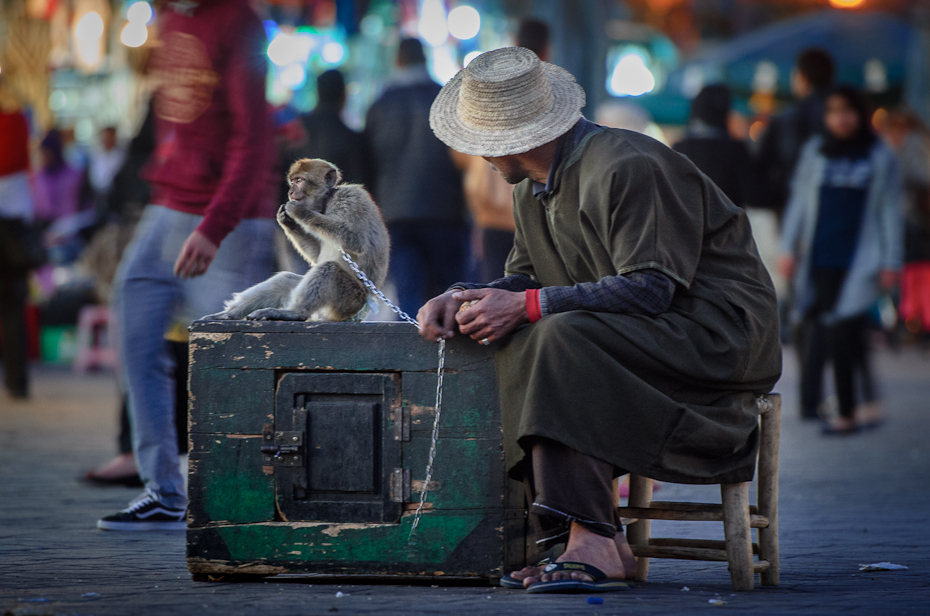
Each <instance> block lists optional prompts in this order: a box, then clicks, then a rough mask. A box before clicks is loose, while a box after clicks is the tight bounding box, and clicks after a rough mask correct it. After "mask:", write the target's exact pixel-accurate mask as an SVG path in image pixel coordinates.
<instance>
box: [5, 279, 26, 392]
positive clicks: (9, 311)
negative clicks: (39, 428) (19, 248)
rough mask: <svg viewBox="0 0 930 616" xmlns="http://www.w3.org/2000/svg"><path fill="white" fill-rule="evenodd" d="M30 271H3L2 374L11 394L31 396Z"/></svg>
mask: <svg viewBox="0 0 930 616" xmlns="http://www.w3.org/2000/svg"><path fill="white" fill-rule="evenodd" d="M28 275H29V274H28V272H2V273H0V331H2V332H3V377H4V382H5V383H6V388H7V390H8V391H9V393H10V395H11V396H13V397H15V398H26V397H27V396H29V376H28V370H29V358H28V352H27V350H28V349H27V346H28V343H27V340H26V315H25V307H26V298H27V296H28V294H29V289H28V287H29V284H28Z"/></svg>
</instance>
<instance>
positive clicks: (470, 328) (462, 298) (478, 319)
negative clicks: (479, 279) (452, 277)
mask: <svg viewBox="0 0 930 616" xmlns="http://www.w3.org/2000/svg"><path fill="white" fill-rule="evenodd" d="M452 298H453V299H454V300H456V301H458V302H468V301H473V300H477V302H478V303H477V304H475V305H473V306H472V307H471V308H469V309H468V310H463V311H462V312H458V313H456V315H455V320H456V321H457V322H458V324H459V331H461V332H462V333H463V334H465V335H466V336H470V337H471V338H472V339H473V340H478V341H480V342H484V341H485V340H487V341H488V342H494V341H496V340H500V339H501V338H503V337H504V336H506V335H507V334H509V333H510V332H512V331H513V330H515V329H516V328H517V327H519V326H520V325H523V324H524V323H529V320H530V319H529V317H528V316H527V314H526V294H525V293H517V292H513V291H504V290H501V289H474V290H471V291H458V292H456V293H453V294H452Z"/></svg>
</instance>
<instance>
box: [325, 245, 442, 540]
mask: <svg viewBox="0 0 930 616" xmlns="http://www.w3.org/2000/svg"><path fill="white" fill-rule="evenodd" d="M339 251H340V252H341V253H342V258H343V259H344V260H345V262H346V263H348V264H349V267H350V268H352V271H353V272H355V275H356V276H357V277H358V279H359V280H360V281H361V283H362V284H363V285H365V288H366V289H368V291H369V292H371V294H372V295H374V296H375V297H376V298H378V301H380V302H381V303H382V304H384V305H385V306H387V307H388V308H390V309H391V310H392V311H394V313H395V314H396V315H397V316H399V317H400V318H401V319H403V320H404V321H406V322H407V323H410V324H411V325H413V326H414V327H416V328H417V329H420V324H419V323H417V322H416V321H415V320H414V319H413V318H411V317H410V315H409V314H407V313H406V312H404V311H403V310H401V309H400V307H399V306H397V305H395V304H394V303H393V302H392V301H391V300H389V299H388V298H387V296H385V295H384V293H382V292H381V290H380V289H379V288H378V287H377V286H375V283H373V282H372V281H371V279H369V278H368V276H366V275H365V272H363V271H362V269H361V268H360V267H359V266H358V264H357V263H356V262H355V261H353V260H352V257H350V256H349V253H347V252H346V251H345V250H343V249H341V248H340V249H339ZM445 364H446V341H445V339H444V338H440V340H439V367H438V368H437V369H436V419H435V420H434V421H433V435H432V438H431V440H430V445H429V456H428V458H427V461H426V479H424V480H423V489H422V490H421V491H420V504H419V505H417V511H416V513H415V514H414V516H413V526H411V528H410V536H411V538H412V537H413V533H414V532H415V531H416V530H417V526H419V524H420V516H421V515H422V513H423V506H424V505H425V504H426V497H427V496H428V495H429V484H430V480H431V479H432V478H433V462H435V460H436V445H437V444H438V443H439V416H440V415H441V414H442V377H443V374H444V373H445Z"/></svg>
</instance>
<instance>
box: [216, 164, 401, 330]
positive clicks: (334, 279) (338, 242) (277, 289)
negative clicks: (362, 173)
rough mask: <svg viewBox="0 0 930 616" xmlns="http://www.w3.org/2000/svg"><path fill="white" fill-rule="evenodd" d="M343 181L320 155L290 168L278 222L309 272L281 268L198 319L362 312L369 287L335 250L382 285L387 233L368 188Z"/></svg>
mask: <svg viewBox="0 0 930 616" xmlns="http://www.w3.org/2000/svg"><path fill="white" fill-rule="evenodd" d="M341 180H342V174H341V173H340V171H339V169H337V168H336V166H335V165H333V164H331V163H329V162H326V161H325V160H321V159H318V158H317V159H310V158H303V159H300V160H298V161H296V162H295V163H294V164H293V165H291V168H290V170H289V171H288V174H287V181H288V184H289V186H290V189H289V190H288V199H289V201H288V202H287V203H285V204H283V205H282V206H281V207H280V208H278V214H277V220H278V224H279V225H281V228H282V229H284V234H285V235H286V236H287V238H288V240H290V242H291V243H292V244H293V245H294V248H296V249H297V252H299V253H300V255H301V256H302V257H303V258H304V259H306V261H307V263H309V264H310V270H309V271H308V272H307V273H306V274H304V275H303V276H301V275H299V274H295V273H292V272H279V273H278V274H275V275H274V276H272V277H271V278H269V279H268V280H266V281H264V282H261V283H259V284H257V285H255V286H253V287H250V288H248V289H246V290H245V291H242V292H241V293H236V294H234V295H233V297H232V299H231V300H229V301H227V302H226V305H225V307H224V309H223V311H222V312H219V313H217V314H213V315H209V316H206V317H203V318H202V319H201V320H202V321H216V320H228V319H249V320H253V321H347V320H349V319H352V318H353V317H355V316H356V315H358V314H359V313H360V312H361V310H362V309H363V308H364V307H365V304H366V302H367V300H368V291H367V290H366V289H365V286H364V285H363V284H362V282H361V281H360V280H359V279H358V277H357V276H356V275H355V274H354V273H353V272H352V270H351V268H350V267H349V264H348V263H347V262H346V261H345V260H344V259H343V258H342V253H341V252H340V249H343V250H345V251H346V252H347V253H349V256H350V257H351V258H352V260H353V261H355V262H356V263H357V264H358V265H359V268H360V269H361V270H362V271H363V272H364V273H365V274H366V275H367V276H368V278H369V279H370V280H371V281H372V282H373V283H374V284H375V285H376V286H381V285H382V284H383V283H384V280H385V278H386V277H387V270H388V260H389V256H390V238H389V237H388V231H387V227H386V226H385V225H384V219H383V218H382V216H381V210H380V209H379V208H378V206H377V205H376V204H375V202H374V200H373V199H372V198H371V195H369V194H368V191H366V190H365V188H364V187H362V186H361V185H358V184H340V183H339V182H340V181H341Z"/></svg>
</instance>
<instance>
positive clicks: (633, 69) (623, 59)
mask: <svg viewBox="0 0 930 616" xmlns="http://www.w3.org/2000/svg"><path fill="white" fill-rule="evenodd" d="M655 87H656V78H655V76H654V75H653V74H652V71H650V70H649V67H648V66H646V61H645V60H644V59H643V57H642V56H641V55H640V54H638V53H635V52H630V53H627V54H624V55H622V56H620V59H619V60H617V64H616V65H615V66H614V70H613V71H611V74H610V78H609V79H608V82H607V90H608V91H609V92H610V93H611V94H613V95H614V96H641V95H643V94H647V93H649V92H652V90H653V89H654V88H655Z"/></svg>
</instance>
